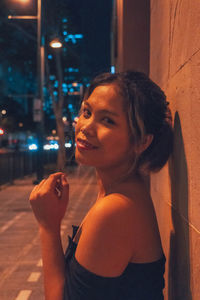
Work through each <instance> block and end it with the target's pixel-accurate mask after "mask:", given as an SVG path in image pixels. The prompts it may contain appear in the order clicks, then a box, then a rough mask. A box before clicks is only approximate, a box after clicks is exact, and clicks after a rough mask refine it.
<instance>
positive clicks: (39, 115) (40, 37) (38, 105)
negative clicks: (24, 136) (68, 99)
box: [8, 0, 45, 184]
mask: <svg viewBox="0 0 200 300" xmlns="http://www.w3.org/2000/svg"><path fill="white" fill-rule="evenodd" d="M42 14H43V9H42V0H37V16H8V19H18V20H37V76H38V84H37V86H38V89H37V98H36V99H35V100H34V115H33V120H34V121H35V122H37V125H36V127H37V139H38V151H37V168H36V175H37V179H36V180H35V181H34V183H35V184H37V183H39V182H40V181H41V180H42V179H43V176H44V165H43V139H44V116H43V103H44V97H43V87H44V76H45V67H44V66H45V54H44V53H45V49H44V46H45V39H44V34H43V26H42V23H43V15H42Z"/></svg>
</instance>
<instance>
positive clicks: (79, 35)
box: [75, 34, 83, 39]
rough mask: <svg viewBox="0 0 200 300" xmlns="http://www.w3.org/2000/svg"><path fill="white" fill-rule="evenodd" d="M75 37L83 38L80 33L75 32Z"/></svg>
mask: <svg viewBox="0 0 200 300" xmlns="http://www.w3.org/2000/svg"><path fill="white" fill-rule="evenodd" d="M75 38H76V39H82V38H83V35H82V34H75Z"/></svg>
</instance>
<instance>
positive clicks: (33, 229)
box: [0, 166, 97, 300]
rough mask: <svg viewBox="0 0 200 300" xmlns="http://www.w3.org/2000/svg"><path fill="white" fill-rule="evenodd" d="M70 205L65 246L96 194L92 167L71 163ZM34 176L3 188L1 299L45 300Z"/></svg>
mask: <svg viewBox="0 0 200 300" xmlns="http://www.w3.org/2000/svg"><path fill="white" fill-rule="evenodd" d="M68 181H69V184H70V201H69V206H68V209H67V212H66V215H65V218H64V220H63V222H62V228H61V234H62V239H63V247H64V249H65V248H66V246H67V242H68V237H67V236H68V235H71V233H72V227H71V225H72V224H74V225H79V224H80V222H81V220H82V218H83V217H84V215H85V214H86V213H87V211H88V210H89V208H90V207H91V206H92V204H93V203H94V201H95V199H96V195H97V185H96V178H95V173H94V170H93V169H92V168H87V167H82V166H81V167H72V168H71V169H70V172H69V175H68ZM32 182H33V177H27V178H25V179H21V180H17V181H15V184H14V185H11V186H7V187H3V189H1V190H0V299H1V300H43V299H44V292H43V278H42V260H41V255H40V246H39V235H38V226H37V223H36V221H35V218H34V216H33V213H32V211H31V208H30V205H29V201H28V198H29V194H30V192H31V190H32V189H33V187H34V185H33V184H32Z"/></svg>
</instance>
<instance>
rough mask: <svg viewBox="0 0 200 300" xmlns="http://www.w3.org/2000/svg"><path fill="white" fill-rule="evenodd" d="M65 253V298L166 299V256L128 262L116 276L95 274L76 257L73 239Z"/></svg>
mask: <svg viewBox="0 0 200 300" xmlns="http://www.w3.org/2000/svg"><path fill="white" fill-rule="evenodd" d="M72 227H73V234H72V237H70V236H69V237H68V238H69V244H68V247H67V249H66V253H65V287H64V295H63V300H163V299H164V297H163V288H164V285H165V282H164V277H163V276H164V272H165V262H166V259H165V256H164V255H163V257H162V258H161V259H159V260H157V261H155V262H151V263H129V264H128V265H127V267H126V269H125V270H124V272H123V273H122V274H121V275H120V276H117V277H103V276H99V275H96V274H94V273H92V272H90V271H88V270H87V269H85V268H84V267H83V266H81V265H80V264H79V262H78V261H77V260H76V258H75V251H76V247H77V244H76V243H75V242H74V241H73V239H74V236H75V235H76V232H77V230H78V228H79V227H78V226H74V225H73V226H72Z"/></svg>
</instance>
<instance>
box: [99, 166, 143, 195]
mask: <svg viewBox="0 0 200 300" xmlns="http://www.w3.org/2000/svg"><path fill="white" fill-rule="evenodd" d="M96 174H97V183H98V187H99V195H98V198H100V197H103V196H105V195H107V194H109V193H110V192H113V191H114V190H115V189H116V188H118V187H119V185H121V184H122V183H124V182H127V181H129V180H130V179H131V181H132V182H134V181H135V182H136V181H138V180H141V178H140V175H138V174H136V173H135V172H133V171H132V170H130V168H121V169H120V168H119V167H118V166H117V167H116V169H115V168H112V169H111V168H110V169H96Z"/></svg>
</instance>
